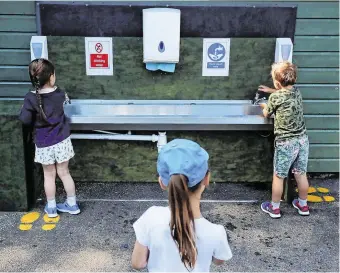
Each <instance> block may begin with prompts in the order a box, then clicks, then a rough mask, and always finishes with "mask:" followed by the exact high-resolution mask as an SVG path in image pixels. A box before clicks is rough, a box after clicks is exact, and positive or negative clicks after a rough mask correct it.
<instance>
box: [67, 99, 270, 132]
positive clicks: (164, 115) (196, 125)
mask: <svg viewBox="0 0 340 273" xmlns="http://www.w3.org/2000/svg"><path fill="white" fill-rule="evenodd" d="M261 112H262V111H261V108H260V107H259V106H257V105H253V104H252V103H251V101H250V100H249V101H248V100H224V101H184V100H181V101H175V100H171V101H160V100H153V101H147V100H136V101H116V100H72V104H69V105H66V106H65V113H66V115H67V116H68V117H69V118H70V119H71V124H72V128H73V129H77V130H99V129H100V130H103V129H105V130H269V129H271V128H272V120H270V119H267V118H264V117H263V116H262V115H261Z"/></svg>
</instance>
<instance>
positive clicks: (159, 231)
mask: <svg viewBox="0 0 340 273" xmlns="http://www.w3.org/2000/svg"><path fill="white" fill-rule="evenodd" d="M208 159H209V155H208V153H207V152H206V151H205V150H204V149H203V148H201V147H200V146H199V145H198V144H197V143H195V142H193V141H190V140H184V139H176V140H173V141H171V142H169V143H168V144H167V145H165V146H164V147H163V149H162V150H161V152H160V153H159V156H158V161H157V171H158V174H159V184H160V186H161V188H162V189H163V190H165V189H168V192H169V207H157V206H154V207H151V208H149V209H148V210H147V211H146V212H145V213H144V214H143V215H142V216H141V217H140V218H139V219H138V220H137V221H136V222H135V223H134V225H133V227H134V230H135V233H136V243H135V247H134V250H133V253H132V266H133V268H135V269H142V268H145V267H146V266H147V267H148V270H149V271H150V272H157V271H158V272H160V271H167V272H175V271H176V272H181V271H183V272H187V271H188V270H189V271H193V272H209V270H210V265H211V262H212V261H213V262H214V263H215V264H217V265H220V264H222V263H223V262H224V261H226V260H229V259H230V258H231V257H232V253H231V250H230V247H229V244H228V240H227V234H226V231H225V229H224V227H223V226H222V225H216V224H213V223H211V222H209V221H208V220H206V219H205V218H203V217H202V215H201V211H200V200H201V195H202V193H203V191H204V190H205V187H206V186H208V185H209V178H210V174H209V170H208Z"/></svg>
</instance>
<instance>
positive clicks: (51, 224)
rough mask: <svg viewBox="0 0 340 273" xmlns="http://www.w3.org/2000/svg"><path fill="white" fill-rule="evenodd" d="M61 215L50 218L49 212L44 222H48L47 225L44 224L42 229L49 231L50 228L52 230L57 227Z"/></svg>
mask: <svg viewBox="0 0 340 273" xmlns="http://www.w3.org/2000/svg"><path fill="white" fill-rule="evenodd" d="M59 219H60V216H59V215H58V216H57V217H54V218H50V217H48V215H47V214H45V215H44V222H45V223H46V224H45V225H43V226H42V227H41V229H42V230H45V231H48V230H52V229H55V227H56V223H58V222H59Z"/></svg>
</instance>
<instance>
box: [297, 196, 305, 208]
mask: <svg viewBox="0 0 340 273" xmlns="http://www.w3.org/2000/svg"><path fill="white" fill-rule="evenodd" d="M298 200H299V204H300V206H301V207H304V206H307V200H303V199H300V197H299V199H298Z"/></svg>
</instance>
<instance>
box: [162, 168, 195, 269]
mask: <svg viewBox="0 0 340 273" xmlns="http://www.w3.org/2000/svg"><path fill="white" fill-rule="evenodd" d="M200 184H201V183H198V184H197V185H196V186H194V187H192V188H188V179H187V178H186V176H184V175H182V174H175V175H172V176H171V178H170V182H169V205H170V210H171V221H170V229H171V235H172V238H173V239H174V241H175V242H176V243H177V247H178V250H179V253H180V256H181V260H182V262H183V263H184V265H185V267H186V268H187V269H188V268H191V269H192V268H193V267H194V266H195V264H196V260H197V248H196V243H195V241H196V235H195V222H194V215H193V212H192V208H191V205H190V200H189V191H190V192H194V191H196V190H197V189H198V188H199V186H200Z"/></svg>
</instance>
